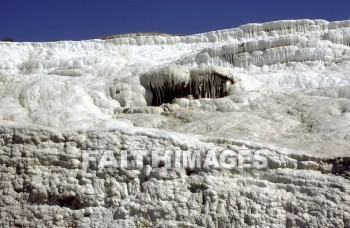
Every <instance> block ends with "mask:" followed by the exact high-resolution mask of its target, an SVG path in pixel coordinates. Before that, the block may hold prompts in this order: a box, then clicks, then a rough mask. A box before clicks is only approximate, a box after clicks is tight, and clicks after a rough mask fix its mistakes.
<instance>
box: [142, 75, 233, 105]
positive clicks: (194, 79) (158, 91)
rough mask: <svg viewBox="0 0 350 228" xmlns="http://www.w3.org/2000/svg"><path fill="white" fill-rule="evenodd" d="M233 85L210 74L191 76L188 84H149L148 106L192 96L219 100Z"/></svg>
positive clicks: (226, 79)
mask: <svg viewBox="0 0 350 228" xmlns="http://www.w3.org/2000/svg"><path fill="white" fill-rule="evenodd" d="M233 83H234V81H233V80H232V79H231V78H228V77H226V76H224V75H221V74H218V73H216V72H212V73H210V74H209V75H198V74H191V75H190V79H189V81H188V82H181V83H175V82H174V80H172V81H171V82H169V81H165V82H164V83H163V84H162V85H160V86H159V85H158V86H152V83H149V84H148V85H147V87H148V88H149V90H150V92H151V93H152V94H151V97H152V99H151V102H150V104H149V105H152V106H159V105H161V104H163V103H171V102H172V100H173V99H174V98H184V97H188V96H190V95H191V96H193V98H194V99H199V98H212V99H214V98H220V97H225V96H227V95H228V89H229V87H230V86H231V85H232V84H233Z"/></svg>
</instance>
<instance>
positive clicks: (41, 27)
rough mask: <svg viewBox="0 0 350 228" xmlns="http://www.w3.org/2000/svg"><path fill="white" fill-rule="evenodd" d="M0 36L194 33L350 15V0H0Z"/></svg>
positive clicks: (49, 37)
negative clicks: (282, 20) (292, 20)
mask: <svg viewBox="0 0 350 228" xmlns="http://www.w3.org/2000/svg"><path fill="white" fill-rule="evenodd" d="M0 1H1V4H0V39H2V38H3V37H12V38H13V39H15V41H52V40H83V39H92V38H98V37H100V36H104V35H110V34H119V33H131V32H147V31H152V32H153V31H154V32H165V33H183V34H194V33H201V32H207V31H212V30H218V29H225V28H232V27H237V26H239V25H241V24H245V23H250V22H266V21H272V20H280V19H305V18H309V19H326V20H330V21H334V20H346V19H350V0H317V1H316V0H312V1H311V0H310V1H309V0H293V1H290V0H288V1H286V0H265V1H264V0H250V1H249V0H94V1H92V0H0Z"/></svg>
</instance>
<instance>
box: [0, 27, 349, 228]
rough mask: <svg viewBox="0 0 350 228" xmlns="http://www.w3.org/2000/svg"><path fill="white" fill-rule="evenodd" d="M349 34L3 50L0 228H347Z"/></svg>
mask: <svg viewBox="0 0 350 228" xmlns="http://www.w3.org/2000/svg"><path fill="white" fill-rule="evenodd" d="M349 34H350V22H349V21H340V22H327V21H324V20H297V21H277V22H269V23H264V24H248V25H242V26H240V27H239V28H235V29H228V30H221V31H214V32H209V33H204V34H196V35H191V36H165V35H159V36H158V35H157V34H148V35H142V36H138V35H127V36H120V37H118V38H112V39H108V40H90V41H77V42H72V41H62V42H50V43H7V42H6V43H5V42H0V135H1V139H0V193H1V194H0V225H1V226H3V227H14V226H16V227H132V226H138V227H142V224H143V225H152V226H158V227H308V226H310V227H349V224H350V152H349V151H350V101H349V98H350V74H349V72H350V47H349V45H350V43H349V42H350V36H349Z"/></svg>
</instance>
